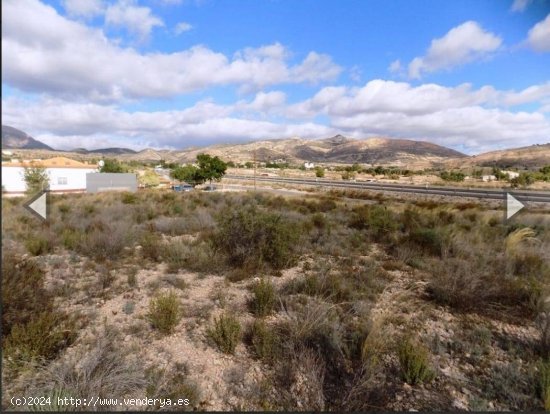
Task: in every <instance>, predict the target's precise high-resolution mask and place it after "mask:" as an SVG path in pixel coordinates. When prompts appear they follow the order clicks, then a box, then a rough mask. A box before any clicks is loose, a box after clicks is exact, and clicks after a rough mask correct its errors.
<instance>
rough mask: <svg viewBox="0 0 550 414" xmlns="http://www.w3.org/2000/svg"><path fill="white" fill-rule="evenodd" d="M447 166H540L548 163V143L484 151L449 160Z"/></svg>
mask: <svg viewBox="0 0 550 414" xmlns="http://www.w3.org/2000/svg"><path fill="white" fill-rule="evenodd" d="M447 165H448V166H450V167H453V168H458V167H464V166H466V167H473V166H477V167H499V168H519V169H523V168H540V167H542V166H544V165H550V143H547V144H538V145H531V146H529V147H521V148H512V149H506V150H499V151H491V152H485V153H482V154H478V155H474V156H471V157H468V158H467V159H461V160H449V161H448V163H447Z"/></svg>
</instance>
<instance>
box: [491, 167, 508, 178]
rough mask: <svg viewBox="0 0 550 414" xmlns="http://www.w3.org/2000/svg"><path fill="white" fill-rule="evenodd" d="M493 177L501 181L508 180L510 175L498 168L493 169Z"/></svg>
mask: <svg viewBox="0 0 550 414" xmlns="http://www.w3.org/2000/svg"><path fill="white" fill-rule="evenodd" d="M493 175H494V176H495V177H496V179H497V180H499V181H500V180H506V179H507V178H508V174H505V173H503V172H502V170H501V169H500V168H498V167H493Z"/></svg>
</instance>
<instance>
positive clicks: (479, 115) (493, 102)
mask: <svg viewBox="0 0 550 414" xmlns="http://www.w3.org/2000/svg"><path fill="white" fill-rule="evenodd" d="M548 100H550V83H546V84H541V85H533V86H531V87H529V88H526V89H524V90H522V91H519V92H518V91H499V90H496V89H495V88H493V87H491V86H484V87H482V88H479V89H473V88H472V86H471V85H470V84H463V85H459V86H456V87H444V86H441V85H437V84H424V85H420V86H416V87H413V86H411V85H410V84H409V83H406V82H392V81H384V80H380V79H377V80H373V81H370V82H368V83H367V84H366V85H365V86H363V87H362V88H348V87H325V88H322V89H321V90H320V91H319V92H318V93H317V94H315V95H314V96H313V97H312V98H310V99H307V100H305V101H303V102H300V103H297V104H294V105H290V106H288V108H287V110H286V115H287V116H288V117H289V118H290V117H292V118H294V119H300V118H302V119H310V118H314V117H316V116H318V115H319V114H322V115H325V116H327V117H328V118H329V119H330V126H331V127H333V128H336V129H338V130H340V131H342V132H343V133H344V134H348V135H352V136H353V135H354V136H368V135H386V136H394V137H403V138H416V139H429V140H431V141H433V142H436V143H439V144H442V145H447V146H453V147H455V148H459V147H460V148H462V147H463V146H466V147H467V148H468V149H469V151H471V152H473V153H475V152H479V151H484V150H489V149H494V148H497V147H498V146H505V147H506V146H507V147H514V146H520V145H528V144H531V143H533V142H546V141H545V140H547V137H548V134H549V133H550V123H549V122H548V120H547V119H546V118H545V117H544V116H543V115H542V111H543V110H544V108H545V105H546V103H547V102H548ZM537 102H538V103H540V104H541V109H540V112H534V113H527V112H512V111H511V108H512V107H514V106H517V105H523V104H526V103H537Z"/></svg>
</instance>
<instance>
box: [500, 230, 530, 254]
mask: <svg viewBox="0 0 550 414" xmlns="http://www.w3.org/2000/svg"><path fill="white" fill-rule="evenodd" d="M535 234H536V232H535V230H533V229H532V228H530V227H523V228H521V229H517V230H515V231H513V232H512V233H510V234H509V235H508V236H507V237H506V240H505V249H506V253H508V254H516V253H517V252H518V249H519V248H520V247H521V246H522V245H523V244H525V243H530V242H537V241H538V239H537V238H536V237H534V236H535Z"/></svg>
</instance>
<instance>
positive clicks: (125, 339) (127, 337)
mask: <svg viewBox="0 0 550 414" xmlns="http://www.w3.org/2000/svg"><path fill="white" fill-rule="evenodd" d="M130 339H132V337H131V336H130V335H126V336H125V337H124V342H129V341H130Z"/></svg>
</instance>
